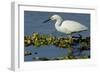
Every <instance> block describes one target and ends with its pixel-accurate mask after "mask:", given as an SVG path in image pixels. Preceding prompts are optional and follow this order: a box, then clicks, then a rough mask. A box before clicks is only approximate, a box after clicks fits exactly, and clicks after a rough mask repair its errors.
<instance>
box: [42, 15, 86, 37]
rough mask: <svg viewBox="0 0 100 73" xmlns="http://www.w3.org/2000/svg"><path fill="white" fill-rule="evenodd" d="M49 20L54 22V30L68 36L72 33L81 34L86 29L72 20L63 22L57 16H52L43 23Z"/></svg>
mask: <svg viewBox="0 0 100 73" xmlns="http://www.w3.org/2000/svg"><path fill="white" fill-rule="evenodd" d="M49 20H55V21H56V23H55V28H56V30H57V31H59V32H62V33H65V34H68V35H69V36H70V35H71V34H72V33H77V32H82V31H85V30H87V29H88V28H87V27H86V26H84V25H82V24H81V23H79V22H76V21H73V20H63V18H62V17H61V16H59V15H52V16H51V17H50V18H49V19H48V20H46V21H44V23H46V22H48V21H49Z"/></svg>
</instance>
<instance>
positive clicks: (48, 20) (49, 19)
mask: <svg viewBox="0 0 100 73" xmlns="http://www.w3.org/2000/svg"><path fill="white" fill-rule="evenodd" d="M50 20H51V19H48V20H45V21H44V22H43V23H46V22H48V21H50Z"/></svg>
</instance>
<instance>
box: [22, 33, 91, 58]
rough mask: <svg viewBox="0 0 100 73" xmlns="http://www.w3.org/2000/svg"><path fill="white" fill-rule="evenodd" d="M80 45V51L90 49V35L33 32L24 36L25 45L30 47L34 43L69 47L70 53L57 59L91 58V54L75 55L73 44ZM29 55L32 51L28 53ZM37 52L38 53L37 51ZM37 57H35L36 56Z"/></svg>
mask: <svg viewBox="0 0 100 73" xmlns="http://www.w3.org/2000/svg"><path fill="white" fill-rule="evenodd" d="M77 44H78V45H79V47H78V49H79V50H80V53H81V52H82V51H84V50H90V37H82V36H81V35H80V37H78V38H76V37H72V38H68V37H57V36H53V35H51V34H50V35H46V34H39V33H35V32H34V33H33V34H32V35H25V36H24V46H25V47H28V46H30V45H33V46H34V47H40V46H47V45H54V46H56V47H59V48H63V49H67V51H68V55H67V56H66V57H57V58H55V59H60V60H61V59H62V60H63V59H77V58H89V56H87V55H86V56H82V57H78V56H74V55H73V49H74V47H73V46H76V45H77ZM26 54H27V55H28V54H30V53H28V52H27V53H26ZM36 54H37V53H36ZM34 59H35V58H34ZM42 59H43V60H48V58H40V60H42Z"/></svg>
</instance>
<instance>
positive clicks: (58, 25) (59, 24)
mask: <svg viewBox="0 0 100 73" xmlns="http://www.w3.org/2000/svg"><path fill="white" fill-rule="evenodd" d="M62 22H63V19H62V18H60V19H57V20H56V23H55V28H56V29H59V28H60V26H61V24H62Z"/></svg>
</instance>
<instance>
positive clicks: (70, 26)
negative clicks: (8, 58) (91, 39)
mask: <svg viewBox="0 0 100 73" xmlns="http://www.w3.org/2000/svg"><path fill="white" fill-rule="evenodd" d="M61 27H62V28H64V29H66V30H68V31H70V32H78V31H84V30H87V29H88V28H87V27H86V26H84V25H82V24H80V23H78V22H76V21H71V20H66V21H64V22H63V23H62V25H61Z"/></svg>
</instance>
